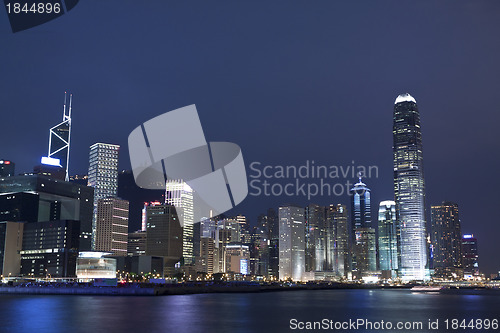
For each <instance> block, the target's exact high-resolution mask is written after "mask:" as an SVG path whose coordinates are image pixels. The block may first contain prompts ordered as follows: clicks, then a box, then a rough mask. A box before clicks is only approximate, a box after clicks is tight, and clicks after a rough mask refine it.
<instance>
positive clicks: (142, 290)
mask: <svg viewBox="0 0 500 333" xmlns="http://www.w3.org/2000/svg"><path fill="white" fill-rule="evenodd" d="M411 287H412V285H407V286H379V285H356V284H340V283H339V284H306V285H291V286H288V285H278V284H276V285H259V284H238V283H215V284H208V285H206V284H201V283H193V284H189V283H188V284H173V285H151V284H143V285H141V284H133V285H127V286H117V287H107V286H106V287H99V286H51V285H44V286H0V295H86V296H92V295H93V296H169V295H192V294H209V293H263V292H283V291H297V290H347V289H371V290H374V289H377V290H409V289H411ZM457 291H461V292H469V293H470V292H473V293H482V292H485V291H495V292H499V293H500V290H498V289H491V288H486V287H482V288H478V287H473V288H459V289H456V288H452V289H447V290H442V291H437V293H444V294H447V293H456V292H457ZM434 293H436V292H434Z"/></svg>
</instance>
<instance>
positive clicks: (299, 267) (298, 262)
mask: <svg viewBox="0 0 500 333" xmlns="http://www.w3.org/2000/svg"><path fill="white" fill-rule="evenodd" d="M278 214H279V234H280V239H279V278H280V280H287V279H292V280H294V281H300V280H302V276H303V274H304V272H305V235H304V230H305V227H304V208H302V207H298V206H294V205H287V206H282V207H280V208H279V213H278Z"/></svg>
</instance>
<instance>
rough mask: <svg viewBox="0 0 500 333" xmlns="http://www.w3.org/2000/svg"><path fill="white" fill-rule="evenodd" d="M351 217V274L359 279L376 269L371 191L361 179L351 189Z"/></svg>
mask: <svg viewBox="0 0 500 333" xmlns="http://www.w3.org/2000/svg"><path fill="white" fill-rule="evenodd" d="M351 207H352V210H351V212H352V213H351V214H352V216H351V218H352V223H351V226H352V234H351V235H352V236H351V239H352V243H351V244H352V266H351V268H352V274H353V276H354V277H355V278H357V279H361V278H362V277H363V275H366V274H369V273H370V272H374V271H376V270H377V248H376V238H375V237H376V234H375V229H374V228H373V227H372V225H371V191H370V189H369V188H368V187H367V186H366V184H365V183H363V182H362V181H361V176H360V177H359V182H358V183H356V184H354V187H353V188H352V189H351Z"/></svg>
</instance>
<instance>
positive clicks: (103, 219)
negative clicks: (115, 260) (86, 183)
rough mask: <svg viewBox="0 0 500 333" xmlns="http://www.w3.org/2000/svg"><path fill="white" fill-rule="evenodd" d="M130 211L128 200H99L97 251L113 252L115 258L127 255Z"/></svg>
mask: <svg viewBox="0 0 500 333" xmlns="http://www.w3.org/2000/svg"><path fill="white" fill-rule="evenodd" d="M128 209H129V204H128V201H127V200H122V199H117V198H103V199H99V200H97V222H96V242H95V250H96V251H102V252H111V253H112V254H113V255H115V256H126V255H127V240H128Z"/></svg>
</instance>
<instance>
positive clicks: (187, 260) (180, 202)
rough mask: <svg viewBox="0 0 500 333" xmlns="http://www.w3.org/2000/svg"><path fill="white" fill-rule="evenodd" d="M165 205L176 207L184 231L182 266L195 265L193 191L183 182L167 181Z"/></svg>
mask: <svg viewBox="0 0 500 333" xmlns="http://www.w3.org/2000/svg"><path fill="white" fill-rule="evenodd" d="M165 203H166V204H168V205H173V206H175V210H176V212H177V216H178V218H179V221H180V223H181V227H182V228H183V229H182V264H183V265H194V255H193V224H194V198H193V189H192V188H191V187H190V186H189V185H188V184H186V182H184V181H182V180H167V182H166V191H165Z"/></svg>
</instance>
